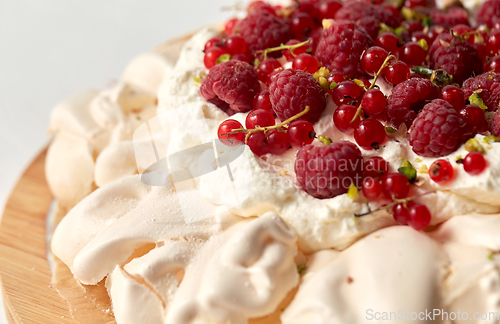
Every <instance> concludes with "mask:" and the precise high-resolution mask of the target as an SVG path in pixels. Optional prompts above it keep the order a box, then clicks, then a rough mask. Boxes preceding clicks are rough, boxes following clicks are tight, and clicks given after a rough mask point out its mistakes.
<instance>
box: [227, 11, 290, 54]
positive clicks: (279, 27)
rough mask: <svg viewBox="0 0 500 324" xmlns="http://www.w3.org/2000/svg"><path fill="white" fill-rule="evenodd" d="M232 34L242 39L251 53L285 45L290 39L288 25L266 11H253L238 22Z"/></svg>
mask: <svg viewBox="0 0 500 324" xmlns="http://www.w3.org/2000/svg"><path fill="white" fill-rule="evenodd" d="M234 33H235V34H237V35H240V36H241V37H243V39H244V40H245V42H246V43H247V46H248V47H249V48H250V49H252V50H253V51H258V50H264V49H266V48H271V47H276V46H280V45H281V44H285V43H286V42H287V41H288V40H289V39H290V38H291V33H290V26H289V25H288V23H287V22H286V21H285V20H283V19H281V18H279V17H276V16H275V15H272V14H270V13H268V12H266V11H255V12H252V13H250V14H249V15H248V16H247V17H246V18H245V19H243V20H241V21H240V22H238V24H237V25H236V27H235V28H234Z"/></svg>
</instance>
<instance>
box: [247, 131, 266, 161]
mask: <svg viewBox="0 0 500 324" xmlns="http://www.w3.org/2000/svg"><path fill="white" fill-rule="evenodd" d="M247 145H248V146H249V147H250V149H251V150H252V152H253V153H255V154H256V155H257V156H262V155H264V154H267V153H269V151H268V148H267V138H266V135H265V134H264V132H255V133H252V134H250V135H249V136H248V139H247Z"/></svg>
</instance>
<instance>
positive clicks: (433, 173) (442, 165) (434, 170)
mask: <svg viewBox="0 0 500 324" xmlns="http://www.w3.org/2000/svg"><path fill="white" fill-rule="evenodd" d="M453 173H454V171H453V166H452V165H451V163H450V162H449V161H447V160H444V159H439V160H436V161H434V163H432V165H431V167H430V168H429V176H430V177H431V179H432V181H434V182H437V183H446V182H448V181H450V180H451V179H452V178H453Z"/></svg>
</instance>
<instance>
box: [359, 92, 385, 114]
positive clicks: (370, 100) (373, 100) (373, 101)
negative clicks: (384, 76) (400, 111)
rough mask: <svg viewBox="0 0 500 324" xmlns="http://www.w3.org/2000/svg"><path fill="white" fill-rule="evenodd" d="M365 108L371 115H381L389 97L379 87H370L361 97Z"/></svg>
mask: <svg viewBox="0 0 500 324" xmlns="http://www.w3.org/2000/svg"><path fill="white" fill-rule="evenodd" d="M361 106H362V107H363V110H364V111H365V112H366V113H367V114H368V115H370V116H377V115H380V114H381V113H382V112H384V111H385V108H386V107H387V98H386V97H385V95H384V93H383V92H382V91H380V90H379V89H369V90H368V91H366V93H365V94H364V95H363V99H361Z"/></svg>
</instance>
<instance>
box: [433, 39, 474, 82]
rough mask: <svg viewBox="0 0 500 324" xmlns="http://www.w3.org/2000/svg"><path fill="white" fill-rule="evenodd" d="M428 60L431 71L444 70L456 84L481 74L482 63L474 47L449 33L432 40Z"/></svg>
mask: <svg viewBox="0 0 500 324" xmlns="http://www.w3.org/2000/svg"><path fill="white" fill-rule="evenodd" d="M429 60H430V63H431V64H430V65H431V68H432V69H434V70H437V69H443V70H445V71H446V72H448V74H451V75H453V82H454V83H458V84H462V82H464V81H465V80H466V79H467V78H469V77H471V76H473V75H478V74H481V73H483V63H482V61H481V58H480V57H479V53H478V52H477V50H476V48H475V47H474V45H472V44H471V43H469V42H468V41H466V40H464V39H462V38H459V37H454V36H453V35H451V34H449V33H442V34H439V36H438V37H437V38H436V40H434V42H433V43H432V46H431V48H430V49H429Z"/></svg>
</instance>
